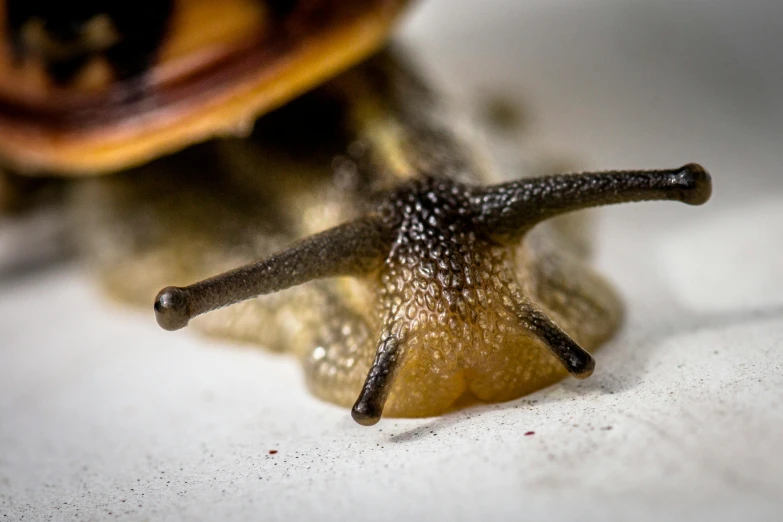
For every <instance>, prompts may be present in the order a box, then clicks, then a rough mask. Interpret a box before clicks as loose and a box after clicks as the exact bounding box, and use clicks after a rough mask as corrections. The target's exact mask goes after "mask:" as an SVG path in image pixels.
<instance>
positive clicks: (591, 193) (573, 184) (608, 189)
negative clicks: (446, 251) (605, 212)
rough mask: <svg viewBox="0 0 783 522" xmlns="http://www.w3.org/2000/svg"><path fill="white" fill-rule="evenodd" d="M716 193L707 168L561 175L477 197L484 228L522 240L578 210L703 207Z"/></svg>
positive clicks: (498, 235) (498, 187) (504, 186)
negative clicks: (636, 204)
mask: <svg viewBox="0 0 783 522" xmlns="http://www.w3.org/2000/svg"><path fill="white" fill-rule="evenodd" d="M711 194H712V180H711V178H710V175H709V174H708V173H707V171H706V170H704V168H703V167H702V166H701V165H698V164H696V163H689V164H687V165H684V166H682V167H680V168H678V169H670V170H617V171H606V172H586V173H578V174H559V175H554V176H545V177H541V178H534V179H524V180H519V181H512V182H510V183H503V184H500V185H494V186H490V187H487V188H485V189H483V190H481V191H480V192H479V193H478V194H477V195H475V196H474V198H473V200H474V205H475V206H476V207H477V208H478V211H479V215H480V217H479V219H478V221H479V225H480V226H481V227H482V228H484V230H485V232H486V233H488V234H491V235H492V236H493V237H496V238H503V237H508V238H510V239H511V240H516V239H519V237H521V236H522V235H524V234H525V232H527V231H528V230H529V229H531V228H532V227H533V226H535V225H536V224H538V223H540V222H541V221H545V220H547V219H550V218H553V217H555V216H558V215H560V214H565V213H567V212H573V211H575V210H581V209H586V208H590V207H598V206H603V205H612V204H617V203H629V202H632V201H651V200H672V201H681V202H683V203H686V204H688V205H701V204H703V203H706V202H707V200H709V198H710V195H711Z"/></svg>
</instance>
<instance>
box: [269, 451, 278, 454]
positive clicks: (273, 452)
mask: <svg viewBox="0 0 783 522" xmlns="http://www.w3.org/2000/svg"><path fill="white" fill-rule="evenodd" d="M275 453H277V450H269V454H270V455H274V454H275Z"/></svg>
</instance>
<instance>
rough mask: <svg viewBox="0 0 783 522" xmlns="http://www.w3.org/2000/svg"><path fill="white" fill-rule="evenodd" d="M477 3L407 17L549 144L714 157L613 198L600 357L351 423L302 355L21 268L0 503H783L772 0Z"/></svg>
mask: <svg viewBox="0 0 783 522" xmlns="http://www.w3.org/2000/svg"><path fill="white" fill-rule="evenodd" d="M477 4H478V3H477V2H454V1H453V0H440V1H431V2H429V4H426V5H425V6H424V8H423V9H421V10H419V11H418V12H417V14H416V16H415V17H414V18H413V19H412V20H411V23H410V24H409V25H408V27H407V28H406V38H408V39H409V40H412V41H415V42H416V43H417V44H419V45H420V46H421V47H422V49H423V53H424V56H425V57H426V58H428V59H429V60H431V61H432V62H434V63H435V64H436V65H437V66H438V67H439V68H440V69H441V72H442V73H444V75H448V76H449V77H451V78H456V79H458V81H459V82H460V83H462V84H464V85H463V87H464V88H465V89H466V90H467V91H468V92H474V91H475V89H479V88H481V89H490V90H494V91H497V90H502V91H504V92H508V93H511V94H519V96H520V98H521V99H523V100H524V101H525V102H526V106H527V107H528V108H529V111H528V113H529V114H530V119H531V120H532V123H531V125H532V127H531V128H532V129H533V131H534V132H535V133H536V136H539V137H540V141H541V142H542V143H543V144H546V145H547V146H549V147H550V148H551V149H552V150H555V151H567V152H569V153H571V154H573V157H575V158H586V159H587V162H588V163H589V164H590V165H591V166H596V167H601V168H612V167H623V166H658V165H660V166H673V165H678V164H682V163H685V162H688V161H700V162H702V163H704V164H705V166H707V167H708V168H709V169H710V170H711V172H712V174H713V177H714V182H715V195H714V198H713V201H712V202H710V203H709V204H708V205H707V206H706V207H700V208H696V209H694V208H689V207H685V206H683V205H676V204H666V203H657V204H649V205H638V206H627V207H620V208H613V209H609V210H607V211H606V212H604V213H603V215H602V220H601V221H602V223H601V224H602V228H601V230H600V237H599V239H600V245H601V250H600V252H601V254H600V260H599V261H600V264H601V266H602V267H603V268H604V270H605V271H606V272H607V273H609V274H610V276H611V278H612V279H613V280H614V281H615V282H616V283H617V285H618V286H619V288H620V289H621V290H622V292H623V293H624V294H625V295H626V297H627V302H628V317H627V321H626V325H625V327H624V329H623V331H622V333H621V335H620V336H618V337H617V338H616V339H615V340H613V341H612V342H611V343H610V344H609V345H607V346H606V347H605V348H603V349H602V350H601V351H600V352H599V353H598V354H597V358H598V369H597V370H596V372H595V375H594V376H593V377H592V378H591V379H589V380H587V381H584V382H577V381H574V380H569V381H566V382H564V383H562V384H560V385H556V386H553V387H551V388H549V389H546V390H544V391H542V392H540V393H537V394H535V395H532V396H530V397H527V398H525V399H522V400H518V401H513V402H511V403H507V404H501V405H496V406H487V407H478V408H471V409H469V410H465V411H462V412H459V413H456V414H453V415H447V416H444V417H440V418H434V419H424V420H394V419H391V420H389V419H386V420H383V421H382V422H381V423H380V424H379V425H378V426H377V427H374V428H363V427H360V426H358V425H356V424H354V423H353V421H351V419H350V416H349V414H348V412H347V411H345V410H343V409H340V408H337V407H334V406H331V405H329V404H324V403H321V402H319V401H317V400H316V399H314V398H312V397H311V396H309V395H308V394H307V392H306V391H305V390H304V387H303V384H302V378H301V375H300V372H299V368H298V367H297V365H296V363H295V362H294V361H293V360H291V359H289V358H286V357H283V356H275V355H271V354H269V353H266V352H263V351H260V350H253V349H247V348H236V347H233V346H225V345H221V344H219V343H213V342H209V341H205V340H203V339H201V338H199V337H197V336H195V335H194V334H189V333H187V332H185V333H180V334H170V333H166V332H163V331H161V330H159V329H158V328H157V326H156V325H155V323H154V320H153V318H152V315H151V313H145V312H143V311H142V312H135V311H131V310H126V309H123V308H119V307H115V306H113V305H110V304H107V303H106V302H105V301H103V300H101V299H100V297H99V296H98V295H97V292H96V291H95V289H94V288H93V286H92V285H91V284H90V279H89V275H88V274H86V273H82V272H81V271H80V270H79V269H77V268H73V267H71V268H65V269H62V270H56V271H48V272H47V271H44V272H42V273H39V274H32V275H25V276H24V277H21V276H18V277H14V278H8V277H6V278H5V279H4V280H2V282H1V283H0V284H2V286H0V519H2V520H21V519H24V520H47V519H53V520H76V519H78V520H104V519H115V518H116V519H126V520H180V519H197V520H221V519H237V520H311V519H325V520H335V521H338V520H340V521H342V520H349V519H373V520H377V521H386V520H389V521H391V520H405V519H406V518H407V519H409V520H419V519H429V520H433V519H435V517H436V515H444V516H447V517H448V518H450V519H453V520H471V519H474V520H475V519H485V520H528V519H530V520H543V519H546V520H575V519H580V520H602V521H604V520H629V519H631V517H633V519H634V520H656V521H657V520H716V521H717V520H727V521H728V520H739V519H742V520H770V521H772V520H781V519H783V456H782V455H781V452H780V448H781V442H783V292H781V290H783V288H782V287H781V285H782V284H783V283H781V281H783V278H781V276H780V272H779V270H780V268H781V259H783V232H781V222H783V215H782V213H781V212H783V211H781V208H783V205H781V202H782V201H783V173H781V172H780V170H781V163H783V159H782V158H781V145H783V131H782V130H781V129H783V125H782V123H783V99H782V97H781V96H780V94H779V93H780V92H783V55H780V53H779V49H780V48H781V44H783V35H781V34H780V33H781V31H780V30H779V29H780V25H781V23H782V22H781V20H783V12H782V11H783V7H781V6H782V4H781V3H780V2H778V1H773V0H770V1H767V2H764V1H762V0H753V1H743V2H738V1H737V2H728V1H707V0H688V1H681V2H674V1H673V0H667V1H659V2H630V1H626V2H623V1H620V0H614V1H612V0H600V1H599V0H596V1H590V2H584V1H583V2H579V1H576V0H574V1H553V0H550V1H544V0H538V1H531V0H527V1H525V2H519V1H517V0H506V1H502V0H493V1H491V2H482V3H481V4H482V5H484V6H486V7H484V8H482V9H478V8H477ZM34 310H38V312H37V313H35V314H34V313H33V312H34ZM609 428H611V429H609ZM528 431H534V432H535V434H534V435H530V436H525V435H524V434H525V433H526V432H528ZM269 450H277V451H278V453H277V454H275V455H270V454H269Z"/></svg>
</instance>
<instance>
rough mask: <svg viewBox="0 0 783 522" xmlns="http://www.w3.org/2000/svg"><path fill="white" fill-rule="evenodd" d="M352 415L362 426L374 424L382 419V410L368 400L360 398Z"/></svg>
mask: <svg viewBox="0 0 783 522" xmlns="http://www.w3.org/2000/svg"><path fill="white" fill-rule="evenodd" d="M351 417H353V420H355V421H356V422H357V423H358V424H361V425H362V426H374V425H376V424H378V421H380V420H381V411H380V409H378V408H376V407H374V406H372V405H371V404H369V403H368V402H366V401H363V400H362V399H359V400H358V401H356V404H354V405H353V408H352V409H351Z"/></svg>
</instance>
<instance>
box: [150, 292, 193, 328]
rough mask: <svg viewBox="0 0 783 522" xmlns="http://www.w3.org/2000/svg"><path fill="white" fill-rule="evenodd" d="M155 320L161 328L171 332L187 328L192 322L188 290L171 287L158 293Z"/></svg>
mask: <svg viewBox="0 0 783 522" xmlns="http://www.w3.org/2000/svg"><path fill="white" fill-rule="evenodd" d="M155 319H156V320H157V321H158V324H159V325H160V327H161V328H163V329H164V330H168V331H170V332H171V331H174V330H179V329H180V328H184V327H186V326H187V325H188V321H189V320H190V312H188V298H187V292H186V290H184V289H182V288H177V287H176V286H169V287H166V288H164V289H163V290H161V291H160V292H158V297H156V298H155Z"/></svg>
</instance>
